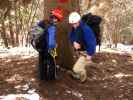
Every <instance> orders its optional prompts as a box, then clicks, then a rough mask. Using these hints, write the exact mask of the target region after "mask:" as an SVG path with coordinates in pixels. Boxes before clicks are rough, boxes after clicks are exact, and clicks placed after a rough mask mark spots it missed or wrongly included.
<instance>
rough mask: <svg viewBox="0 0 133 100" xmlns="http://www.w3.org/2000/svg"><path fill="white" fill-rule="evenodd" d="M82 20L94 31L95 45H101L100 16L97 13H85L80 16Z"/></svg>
mask: <svg viewBox="0 0 133 100" xmlns="http://www.w3.org/2000/svg"><path fill="white" fill-rule="evenodd" d="M82 21H83V22H84V23H86V24H87V25H88V26H89V27H90V28H91V29H92V30H93V32H94V33H95V37H96V42H97V45H99V47H100V45H101V34H100V32H101V30H100V24H101V22H102V18H101V17H100V16H97V15H92V14H91V13H88V14H85V15H83V16H82Z"/></svg>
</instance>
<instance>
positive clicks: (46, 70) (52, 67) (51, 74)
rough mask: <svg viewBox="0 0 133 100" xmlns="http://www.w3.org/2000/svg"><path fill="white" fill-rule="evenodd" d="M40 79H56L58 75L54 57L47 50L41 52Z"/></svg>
mask: <svg viewBox="0 0 133 100" xmlns="http://www.w3.org/2000/svg"><path fill="white" fill-rule="evenodd" d="M38 67H39V79H40V80H54V79H55V77H56V64H55V61H54V58H53V57H52V56H51V55H50V54H49V53H46V52H39V66H38Z"/></svg>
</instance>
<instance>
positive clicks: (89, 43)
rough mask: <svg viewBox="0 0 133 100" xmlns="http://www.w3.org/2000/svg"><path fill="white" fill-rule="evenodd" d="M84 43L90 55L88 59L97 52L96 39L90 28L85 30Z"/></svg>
mask: <svg viewBox="0 0 133 100" xmlns="http://www.w3.org/2000/svg"><path fill="white" fill-rule="evenodd" d="M83 31H84V41H85V43H86V50H87V53H88V56H90V57H88V59H89V58H91V56H92V55H94V54H95V51H96V38H95V35H94V33H93V31H92V30H91V29H90V27H85V28H84V30H83Z"/></svg>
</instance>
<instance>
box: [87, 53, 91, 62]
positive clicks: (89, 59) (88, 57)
mask: <svg viewBox="0 0 133 100" xmlns="http://www.w3.org/2000/svg"><path fill="white" fill-rule="evenodd" d="M86 59H87V61H88V63H92V56H89V55H87V56H86Z"/></svg>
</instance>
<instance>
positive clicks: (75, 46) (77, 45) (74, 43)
mask: <svg viewBox="0 0 133 100" xmlns="http://www.w3.org/2000/svg"><path fill="white" fill-rule="evenodd" d="M73 46H74V48H75V49H76V50H78V49H80V48H81V46H80V44H79V43H77V42H73Z"/></svg>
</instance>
